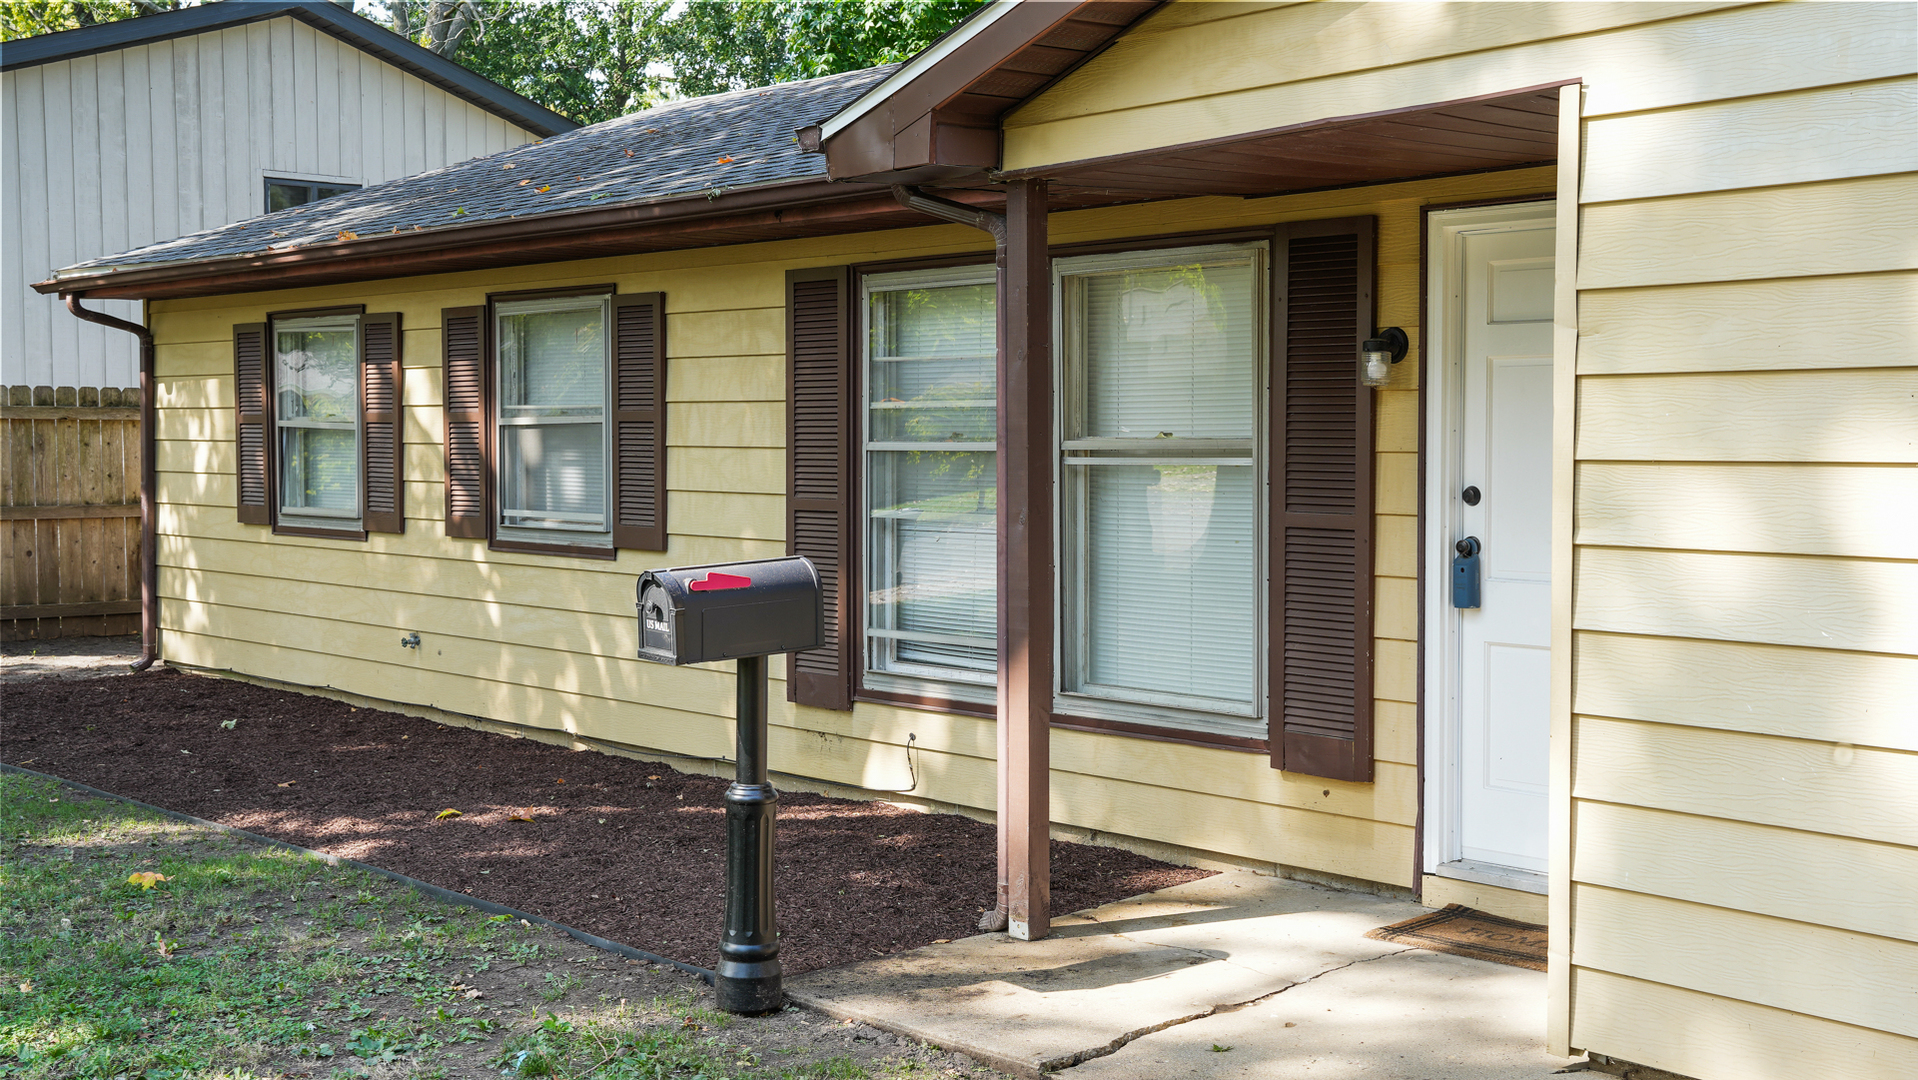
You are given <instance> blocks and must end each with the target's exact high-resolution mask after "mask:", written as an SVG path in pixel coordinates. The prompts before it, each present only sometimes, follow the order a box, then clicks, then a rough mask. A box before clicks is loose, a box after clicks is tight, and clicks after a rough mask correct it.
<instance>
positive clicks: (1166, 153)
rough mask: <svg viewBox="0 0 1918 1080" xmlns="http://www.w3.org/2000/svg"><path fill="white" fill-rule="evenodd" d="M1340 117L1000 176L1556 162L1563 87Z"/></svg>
mask: <svg viewBox="0 0 1918 1080" xmlns="http://www.w3.org/2000/svg"><path fill="white" fill-rule="evenodd" d="M1559 85H1562V84H1553V85H1550V86H1534V87H1527V88H1525V89H1522V90H1514V91H1510V92H1506V93H1501V94H1495V95H1485V96H1481V97H1474V98H1467V99H1463V100H1459V101H1451V102H1441V103H1435V104H1429V105H1419V106H1414V107H1410V108H1404V109H1395V110H1392V111H1390V112H1383V113H1371V114H1366V115H1361V116H1347V117H1333V118H1328V119H1324V120H1316V121H1313V122H1311V123H1306V124H1295V125H1291V126H1288V127H1283V128H1275V129H1270V130H1266V131H1255V132H1249V133H1247V134H1245V135H1238V136H1232V137H1230V138H1224V139H1212V140H1207V141H1205V142H1198V143H1188V144H1184V145H1179V146H1168V147H1162V148H1158V149H1154V150H1148V151H1140V152H1137V153H1130V154H1120V155H1114V156H1112V157H1104V158H1092V159H1089V160H1083V161H1070V162H1064V163H1061V164H1057V165H1046V166H1041V167H1037V168H1032V169H1020V170H1014V171H1011V172H1007V173H1003V174H1000V175H999V177H998V178H999V179H1026V178H1039V177H1043V178H1045V179H1048V180H1050V181H1052V185H1053V189H1054V190H1055V191H1057V192H1058V193H1059V194H1061V195H1062V196H1067V197H1073V198H1080V199H1089V198H1094V197H1097V196H1101V195H1103V196H1106V197H1110V198H1116V199H1139V200H1144V199H1167V198H1180V197H1190V196H1195V195H1238V196H1247V197H1254V196H1268V195H1278V194H1284V193H1286V192H1295V191H1308V190H1314V189H1318V188H1330V187H1345V186H1350V185H1354V184H1368V183H1381V182H1386V181H1392V180H1405V179H1412V178H1416V177H1421V176H1443V175H1449V174H1453V173H1464V172H1482V171H1485V170H1488V169H1506V168H1515V167H1518V166H1523V165H1537V164H1543V163H1549V162H1551V161H1553V160H1555V159H1556V158H1557V157H1558V86H1559Z"/></svg>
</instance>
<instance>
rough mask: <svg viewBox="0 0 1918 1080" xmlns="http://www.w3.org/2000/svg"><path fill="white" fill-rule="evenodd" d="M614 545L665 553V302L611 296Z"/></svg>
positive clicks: (657, 296) (655, 297)
mask: <svg viewBox="0 0 1918 1080" xmlns="http://www.w3.org/2000/svg"><path fill="white" fill-rule="evenodd" d="M612 422H613V498H614V501H615V506H614V510H613V546H614V547H617V548H629V549H635V550H640V551H665V550H666V297H665V294H663V293H634V294H632V295H630V296H615V297H613V415H612Z"/></svg>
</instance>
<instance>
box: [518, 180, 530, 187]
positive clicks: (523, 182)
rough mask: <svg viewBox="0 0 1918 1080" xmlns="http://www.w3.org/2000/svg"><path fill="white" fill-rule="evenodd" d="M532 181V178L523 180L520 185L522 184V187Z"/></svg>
mask: <svg viewBox="0 0 1918 1080" xmlns="http://www.w3.org/2000/svg"><path fill="white" fill-rule="evenodd" d="M530 183H532V181H531V180H521V181H520V182H519V186H520V187H525V186H526V185H528V184H530Z"/></svg>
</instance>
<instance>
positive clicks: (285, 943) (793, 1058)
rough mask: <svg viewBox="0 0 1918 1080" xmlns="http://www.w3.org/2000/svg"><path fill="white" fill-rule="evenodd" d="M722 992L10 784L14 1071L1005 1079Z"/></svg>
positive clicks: (200, 834)
mask: <svg viewBox="0 0 1918 1080" xmlns="http://www.w3.org/2000/svg"><path fill="white" fill-rule="evenodd" d="M145 874H157V875H162V878H153V879H149V880H151V881H152V883H153V884H152V887H151V888H147V887H145V886H144V885H143V884H142V883H140V882H138V881H130V880H129V878H130V877H133V876H134V875H145ZM709 1000H710V998H709V997H708V996H707V995H706V994H705V993H703V987H702V985H701V984H700V983H698V982H697V980H693V979H690V978H688V977H686V976H683V975H679V974H677V973H673V972H670V971H665V970H661V969H658V968H653V967H650V966H645V965H635V964H632V963H631V962H628V961H623V960H621V959H619V958H618V957H613V956H610V955H609V954H606V953H602V952H599V951H597V950H593V949H590V948H587V947H586V946H583V945H579V944H578V943H576V942H573V941H571V940H569V939H565V938H563V937H561V936H559V935H556V934H555V933H554V932H552V931H549V930H545V929H542V928H536V927H533V926H531V925H529V924H526V923H523V922H520V921H519V920H515V919H511V918H507V917H504V916H494V917H489V916H487V915H486V914H484V913H483V912H479V911H476V910H474V909H471V908H466V907H461V906H457V905H451V904H444V903H441V902H438V901H435V900H431V899H429V898H426V897H424V896H422V895H420V894H419V893H417V892H415V891H413V890H411V889H408V888H405V887H402V886H398V885H396V884H394V883H391V882H387V881H385V880H383V879H379V878H376V877H374V876H372V875H369V874H366V873H363V872H360V871H356V870H352V869H344V868H336V867H332V866H329V865H327V864H326V863H324V862H321V861H319V860H317V859H313V858H310V857H306V856H301V855H296V854H292V853H288V852H282V851H275V850H270V849H265V848H261V847H259V846H256V845H250V844H245V843H243V842H241V841H237V840H235V839H232V838H229V837H227V836H225V835H223V834H221V833H218V832H215V831H213V830H209V829H205V828H201V827H196V826H191V825H184V824H179V823H175V822H172V821H170V820H168V819H165V818H162V817H160V816H158V815H153V814H148V813H145V812H142V811H139V810H136V809H133V808H130V807H126V806H124V805H122V804H119V803H113V802H109V801H105V800H96V799H90V798H85V797H81V796H76V795H74V794H72V793H70V792H68V791H66V790H65V789H62V788H58V787H55V786H53V785H50V784H47V783H45V782H42V781H39V780H35V779H33V778H30V777H21V776H17V775H0V1077H5V1078H15V1077H18V1078H21V1080H41V1078H47V1080H53V1078H68V1077H74V1078H79V1077H99V1078H110V1077H111V1078H118V1077H125V1078H144V1080H171V1078H189V1077H190V1078H209V1080H211V1078H220V1080H240V1078H249V1077H279V1076H308V1077H349V1076H350V1077H360V1076H370V1077H375V1078H379V1080H384V1078H388V1077H393V1078H398V1077H415V1076H417V1077H445V1078H449V1080H450V1078H457V1077H482V1076H483V1077H497V1076H500V1075H501V1074H502V1073H504V1074H506V1075H520V1076H554V1077H585V1076H587V1075H590V1076H592V1077H593V1078H594V1080H638V1078H646V1080H656V1078H667V1077H673V1078H688V1080H690V1078H710V1080H719V1078H748V1077H752V1078H759V1077H765V1078H775V1077H778V1078H786V1077H790V1078H800V1077H844V1078H848V1080H857V1078H867V1077H873V1078H878V1077H904V1076H916V1077H933V1076H944V1075H965V1076H986V1075H995V1074H990V1073H988V1072H987V1071H986V1070H983V1069H975V1068H974V1067H972V1066H971V1065H970V1063H967V1062H963V1061H961V1060H958V1059H953V1058H950V1057H949V1056H946V1055H941V1054H938V1053H937V1052H935V1051H929V1050H927V1049H925V1048H921V1047H912V1046H893V1047H892V1048H891V1049H892V1052H890V1053H880V1052H878V1051H877V1049H876V1048H873V1047H875V1043H876V1041H883V1038H884V1037H880V1040H875V1035H877V1033H874V1035H859V1036H857V1038H858V1039H859V1040H865V1041H864V1042H858V1041H856V1040H855V1039H854V1037H853V1036H852V1035H851V1034H849V1033H847V1032H843V1031H839V1030H836V1029H835V1028H834V1026H833V1023H832V1021H829V1020H826V1019H825V1018H823V1017H818V1016H816V1015H802V1014H798V1013H796V1012H789V1013H787V1014H781V1015H778V1016H775V1017H772V1018H767V1019H764V1020H736V1019H735V1018H733V1017H730V1016H727V1015H725V1014H722V1013H716V1012H713V1011H712V1010H711V1009H709V1008H707V1007H705V1005H704V1004H703V1003H704V1002H706V1001H709ZM868 1030H869V1029H868ZM842 1044H843V1048H842Z"/></svg>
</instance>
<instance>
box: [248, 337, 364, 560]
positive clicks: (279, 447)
mask: <svg viewBox="0 0 1918 1080" xmlns="http://www.w3.org/2000/svg"><path fill="white" fill-rule="evenodd" d="M283 330H291V331H295V332H298V331H303V330H308V331H310V330H345V331H347V332H349V333H351V334H352V335H353V360H352V371H351V372H350V373H349V377H350V378H351V379H352V380H353V408H352V409H351V410H349V411H350V412H351V414H352V417H353V419H352V421H351V422H350V423H342V422H339V421H331V420H310V419H307V418H304V417H301V418H298V419H292V420H289V419H287V418H286V417H284V416H281V415H280V401H279V397H280V332H281V331H283ZM267 336H268V338H269V339H270V340H271V343H272V349H271V355H270V356H269V357H268V358H267V363H268V364H269V365H271V368H272V375H273V379H272V385H273V454H272V458H271V461H272V463H273V472H274V476H273V502H274V504H275V505H274V507H273V521H274V524H275V525H276V526H282V525H283V526H286V527H288V528H295V529H342V530H356V529H357V530H362V531H364V521H365V517H366V455H365V453H364V451H363V450H362V447H363V445H364V440H365V433H364V432H363V431H362V430H361V426H362V425H363V424H364V423H365V420H366V402H365V401H363V400H362V399H361V395H362V392H363V389H364V388H363V386H362V385H361V383H362V381H363V380H362V379H361V378H360V367H361V365H362V364H363V363H365V357H363V356H361V355H360V349H361V347H362V346H363V344H364V343H363V342H362V341H361V339H360V316H358V315H314V316H308V317H304V318H302V317H295V318H290V319H274V320H271V322H270V323H269V324H268V326H267ZM289 428H291V429H295V430H299V429H304V430H308V431H347V430H351V431H352V432H353V501H354V507H353V509H351V510H328V509H326V508H324V507H318V506H288V505H286V440H285V438H284V436H283V435H282V433H283V432H285V431H286V430H287V429H289Z"/></svg>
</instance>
